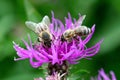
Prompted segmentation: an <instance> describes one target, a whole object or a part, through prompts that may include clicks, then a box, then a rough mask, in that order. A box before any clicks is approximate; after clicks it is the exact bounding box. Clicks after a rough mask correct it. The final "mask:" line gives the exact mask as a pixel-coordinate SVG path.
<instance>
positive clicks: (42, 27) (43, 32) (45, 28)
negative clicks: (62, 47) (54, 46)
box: [25, 16, 52, 47]
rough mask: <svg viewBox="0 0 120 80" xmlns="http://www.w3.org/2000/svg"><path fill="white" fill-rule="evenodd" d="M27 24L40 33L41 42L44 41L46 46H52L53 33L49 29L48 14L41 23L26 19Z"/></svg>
mask: <svg viewBox="0 0 120 80" xmlns="http://www.w3.org/2000/svg"><path fill="white" fill-rule="evenodd" d="M25 24H26V26H27V27H28V28H29V29H31V30H32V31H34V32H35V33H36V34H37V35H38V41H39V42H41V43H43V45H44V46H47V47H50V46H51V41H52V34H51V33H50V30H49V26H50V19H49V17H48V16H45V17H44V18H43V19H42V21H41V22H40V23H34V22H31V21H26V22H25Z"/></svg>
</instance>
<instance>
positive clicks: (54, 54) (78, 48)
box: [14, 13, 102, 74]
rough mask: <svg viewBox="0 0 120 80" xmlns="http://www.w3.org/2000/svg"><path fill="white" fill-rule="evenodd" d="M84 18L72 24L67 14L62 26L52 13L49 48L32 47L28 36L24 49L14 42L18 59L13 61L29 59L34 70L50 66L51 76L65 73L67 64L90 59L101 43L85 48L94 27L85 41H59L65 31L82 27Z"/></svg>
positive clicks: (37, 45) (38, 45)
mask: <svg viewBox="0 0 120 80" xmlns="http://www.w3.org/2000/svg"><path fill="white" fill-rule="evenodd" d="M84 18H85V15H84V16H79V19H78V20H75V19H74V22H72V18H71V16H70V14H68V18H65V25H64V24H63V23H62V22H61V21H60V20H59V19H56V18H55V17H54V14H53V13H52V22H51V23H50V25H49V26H48V27H49V29H50V32H51V34H52V35H53V37H54V39H53V40H52V43H51V47H49V48H46V47H45V46H43V45H42V44H41V43H40V44H34V46H33V45H32V41H31V39H30V36H28V38H29V41H30V43H29V44H28V43H27V42H26V41H24V40H23V42H24V44H25V46H26V49H24V48H22V47H20V46H19V45H17V44H16V43H15V42H14V49H15V50H16V51H17V55H18V56H19V58H15V59H14V60H15V61H18V60H24V59H29V61H30V64H31V65H32V67H34V68H38V67H40V66H41V65H42V64H44V63H48V64H49V65H50V66H49V65H48V68H50V69H51V67H52V69H51V71H50V74H52V73H54V72H56V71H58V72H61V70H62V72H61V73H65V72H66V71H67V67H68V65H67V64H68V63H69V64H77V63H78V61H79V60H80V59H83V58H91V57H92V56H94V55H95V54H96V53H98V51H99V49H100V44H101V43H102V40H101V41H99V42H98V43H96V44H95V45H94V46H92V47H91V48H87V47H86V44H87V43H88V42H89V40H90V39H91V38H92V35H93V33H94V31H95V25H93V26H92V28H91V33H90V34H89V35H88V36H87V37H86V38H85V39H82V38H81V37H80V36H77V37H76V38H72V40H71V42H67V41H62V40H61V36H62V34H63V33H64V32H65V31H66V30H68V29H74V28H76V27H77V26H82V22H83V20H84ZM48 21H49V20H48ZM47 23H48V22H47ZM36 24H37V23H36ZM38 24H39V23H38ZM56 66H57V68H56ZM54 68H55V69H54ZM64 70H65V71H64Z"/></svg>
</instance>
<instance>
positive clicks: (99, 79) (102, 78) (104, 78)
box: [91, 69, 116, 80]
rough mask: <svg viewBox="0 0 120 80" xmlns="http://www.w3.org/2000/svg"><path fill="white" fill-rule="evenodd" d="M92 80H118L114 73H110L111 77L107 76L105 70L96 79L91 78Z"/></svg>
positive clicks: (100, 71)
mask: <svg viewBox="0 0 120 80" xmlns="http://www.w3.org/2000/svg"><path fill="white" fill-rule="evenodd" d="M91 80H116V77H115V74H114V72H113V71H110V75H109V76H108V75H107V74H105V72H104V70H103V69H101V70H99V74H98V76H97V77H96V78H91Z"/></svg>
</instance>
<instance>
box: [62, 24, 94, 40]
mask: <svg viewBox="0 0 120 80" xmlns="http://www.w3.org/2000/svg"><path fill="white" fill-rule="evenodd" d="M91 32H92V30H91V29H90V28H88V27H86V26H78V27H76V28H74V29H68V30H66V31H65V32H64V33H63V34H62V36H61V41H68V42H71V41H72V39H73V38H76V37H77V36H87V35H89V34H90V33H91Z"/></svg>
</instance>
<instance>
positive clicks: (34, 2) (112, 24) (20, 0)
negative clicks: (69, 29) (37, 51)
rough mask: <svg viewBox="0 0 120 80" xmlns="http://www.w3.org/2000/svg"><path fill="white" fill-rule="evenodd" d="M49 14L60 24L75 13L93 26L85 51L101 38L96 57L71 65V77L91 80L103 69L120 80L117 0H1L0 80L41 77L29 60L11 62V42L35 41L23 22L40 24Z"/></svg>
mask: <svg viewBox="0 0 120 80" xmlns="http://www.w3.org/2000/svg"><path fill="white" fill-rule="evenodd" d="M51 11H54V13H55V17H56V18H59V19H60V20H62V21H63V22H64V17H65V16H67V14H68V12H70V13H71V15H72V17H74V18H77V19H78V13H80V14H82V15H84V14H86V19H85V20H84V22H83V24H84V25H86V26H88V27H91V26H92V25H93V24H96V30H95V34H94V35H93V37H92V39H91V41H90V42H89V43H88V45H87V46H88V47H90V46H92V45H94V44H95V43H96V42H98V41H99V40H101V39H102V38H104V41H103V43H102V45H101V49H100V51H99V53H98V54H97V55H96V56H94V57H93V58H92V59H91V60H86V59H83V60H81V61H80V63H79V64H76V65H74V66H73V67H72V68H71V70H70V71H71V73H72V75H73V76H75V77H85V78H88V77H89V78H90V76H95V75H97V73H98V70H99V69H101V68H104V70H105V72H106V73H109V71H110V70H113V71H114V72H115V74H116V77H117V79H118V80H120V76H119V75H120V51H119V50H120V0H0V80H33V78H36V77H39V76H43V70H42V69H34V68H32V67H31V65H30V64H29V61H28V60H23V61H18V62H15V61H14V60H13V59H14V57H15V56H16V57H17V55H16V52H15V50H14V49H13V43H12V41H15V42H16V43H19V44H20V45H21V46H24V45H23V43H22V41H21V39H22V38H24V39H26V40H27V34H30V35H31V37H32V40H35V38H36V35H35V34H34V33H33V32H32V31H30V30H29V29H28V28H27V27H26V26H25V24H24V23H25V21H26V20H31V21H35V22H39V21H41V19H42V17H43V16H44V15H48V16H50V17H51ZM85 70H87V71H85ZM76 71H78V72H76ZM81 72H82V73H81ZM73 73H74V74H73ZM73 80H74V79H73ZM78 80H80V79H78ZM86 80H88V79H86Z"/></svg>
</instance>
